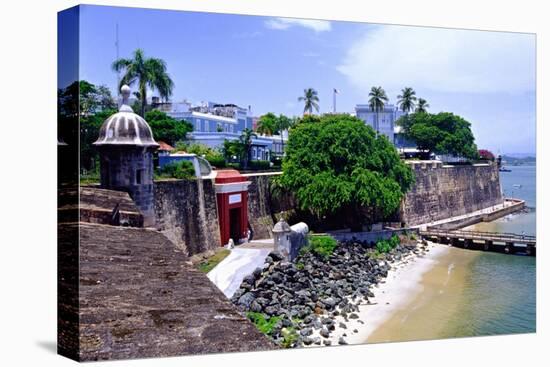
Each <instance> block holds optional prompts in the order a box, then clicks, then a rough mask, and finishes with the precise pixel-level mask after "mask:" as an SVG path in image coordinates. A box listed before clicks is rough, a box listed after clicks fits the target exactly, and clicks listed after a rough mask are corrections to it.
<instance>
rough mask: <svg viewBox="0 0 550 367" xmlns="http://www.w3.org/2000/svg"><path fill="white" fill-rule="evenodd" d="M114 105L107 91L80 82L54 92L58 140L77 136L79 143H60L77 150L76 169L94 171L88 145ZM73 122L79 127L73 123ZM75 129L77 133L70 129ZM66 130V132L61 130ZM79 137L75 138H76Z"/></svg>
mask: <svg viewBox="0 0 550 367" xmlns="http://www.w3.org/2000/svg"><path fill="white" fill-rule="evenodd" d="M115 112H116V103H115V100H114V98H113V97H112V95H111V92H110V90H109V89H108V88H107V87H106V86H103V85H95V84H92V83H90V82H88V81H86V80H80V81H77V82H74V83H72V84H70V85H68V86H67V87H66V88H62V89H60V90H59V91H58V119H59V129H60V132H59V135H60V139H61V140H67V139H71V138H76V137H77V136H80V141H79V142H76V141H64V142H65V143H68V144H69V145H77V144H78V146H79V147H80V154H79V156H80V167H81V169H82V170H87V171H91V170H94V169H95V168H96V161H97V159H98V154H97V151H96V149H95V148H94V147H93V146H92V143H93V142H94V141H96V140H97V137H98V135H99V128H100V127H101V125H102V124H103V122H104V121H105V119H107V117H109V116H110V115H112V114H113V113H115ZM76 119H78V120H79V122H80V123H79V124H76ZM77 126H79V128H80V131H79V132H78V133H76V131H74V129H75V128H76V127H77ZM68 129H69V130H70V132H68V131H65V130H68ZM78 134H79V135H78Z"/></svg>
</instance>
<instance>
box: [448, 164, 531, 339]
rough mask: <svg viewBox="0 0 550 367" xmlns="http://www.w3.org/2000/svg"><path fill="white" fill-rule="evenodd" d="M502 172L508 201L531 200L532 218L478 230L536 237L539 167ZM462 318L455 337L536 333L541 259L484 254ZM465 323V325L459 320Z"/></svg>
mask: <svg viewBox="0 0 550 367" xmlns="http://www.w3.org/2000/svg"><path fill="white" fill-rule="evenodd" d="M510 168H511V169H512V172H501V173H500V175H501V176H500V177H501V184H502V188H503V191H504V194H505V196H507V197H516V198H520V199H524V200H526V204H527V206H528V207H529V208H531V209H530V211H529V212H528V213H520V214H513V215H510V216H508V217H505V218H502V219H500V220H497V221H495V222H492V223H480V224H478V225H475V226H472V227H474V228H475V229H476V230H484V231H494V232H513V233H521V232H522V231H523V232H524V233H525V234H532V235H535V234H536V221H535V218H536V180H535V177H536V175H535V166H513V167H510ZM462 302H463V303H464V304H463V305H462V306H461V307H460V309H461V310H462V312H461V313H460V315H456V316H455V320H451V321H450V324H449V326H450V327H449V329H447V331H448V333H449V336H473V335H496V334H516V333H529V332H535V331H536V258H535V257H528V256H520V255H505V254H499V253H486V252H483V253H480V255H479V256H477V257H476V258H475V260H474V261H472V263H471V265H470V271H469V275H468V278H467V280H466V290H465V294H464V297H463V301H462ZM458 318H459V319H458Z"/></svg>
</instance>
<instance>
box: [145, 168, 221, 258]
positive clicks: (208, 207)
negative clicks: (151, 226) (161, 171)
mask: <svg viewBox="0 0 550 367" xmlns="http://www.w3.org/2000/svg"><path fill="white" fill-rule="evenodd" d="M154 188H155V220H156V223H155V227H156V228H157V229H158V230H159V231H161V232H162V233H163V234H164V235H165V236H166V237H167V238H168V239H169V240H171V241H172V242H173V243H174V244H175V245H176V246H177V247H178V248H180V249H181V250H182V251H183V252H184V253H185V254H186V255H188V256H192V255H195V254H198V253H201V252H204V251H208V250H213V249H216V248H218V247H219V246H220V226H219V223H218V210H217V204H216V192H215V189H214V181H212V180H209V179H206V180H201V179H194V180H162V181H155V184H154Z"/></svg>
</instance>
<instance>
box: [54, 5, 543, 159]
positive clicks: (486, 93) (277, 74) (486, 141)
mask: <svg viewBox="0 0 550 367" xmlns="http://www.w3.org/2000/svg"><path fill="white" fill-rule="evenodd" d="M80 17H81V22H80V45H81V47H80V78H81V79H85V80H88V81H90V82H92V83H94V84H105V85H107V86H108V87H110V88H111V89H112V90H113V91H114V90H115V86H116V80H117V76H116V74H115V73H114V72H113V71H112V70H111V67H110V66H111V63H112V61H113V60H114V59H115V57H116V48H115V44H114V43H115V29H116V24H117V23H118V26H119V42H120V47H119V52H120V56H121V57H130V56H131V53H132V52H133V51H134V50H135V49H136V48H138V47H139V48H142V49H144V51H145V53H146V55H148V56H151V57H158V58H162V59H164V60H165V61H166V63H167V65H168V71H169V73H170V75H171V77H172V79H173V80H174V82H175V89H174V94H173V97H172V100H173V101H182V100H183V99H184V98H187V99H189V100H191V101H192V102H195V103H199V102H200V101H208V100H209V101H215V102H220V103H236V104H238V105H241V106H243V107H247V106H248V105H251V106H252V110H253V112H254V114H256V115H261V114H263V113H266V112H269V111H271V112H275V113H284V114H287V115H300V114H301V112H302V106H301V105H300V103H299V102H298V101H297V98H298V96H300V95H301V94H302V92H303V89H304V88H307V87H313V88H315V89H316V90H317V91H318V92H319V96H320V107H321V112H328V111H330V110H332V89H333V88H337V89H339V90H340V92H341V93H340V94H339V95H338V100H337V107H338V108H337V109H338V111H339V112H351V111H353V108H354V106H355V104H357V103H366V102H367V100H368V92H369V90H370V88H371V87H372V86H373V85H376V86H378V85H380V86H382V87H384V89H385V90H386V92H387V93H388V96H389V98H390V102H391V103H395V101H396V96H397V95H398V94H399V91H400V89H401V88H403V87H405V86H411V87H413V88H414V89H415V90H416V92H417V95H418V96H419V97H423V98H425V99H427V100H428V102H429V104H430V106H431V108H430V111H431V112H439V111H450V112H454V113H456V114H459V115H461V116H463V117H464V118H466V119H467V120H468V121H470V122H471V123H472V128H473V131H474V134H475V135H476V141H477V144H478V146H479V147H480V148H487V149H491V150H493V151H494V152H501V153H533V152H535V151H536V149H535V116H536V111H535V80H536V78H535V36H534V35H531V34H517V33H504V32H481V31H465V30H448V29H440V28H427V27H407V26H391V25H377V24H368V23H353V22H328V21H316V20H298V19H288V18H270V17H258V16H243V15H228V14H213V13H196V12H182V11H165V10H151V9H133V8H118V7H101V6H83V7H82V8H81V12H80ZM61 83H63V80H62V77H61ZM153 94H154V93H153Z"/></svg>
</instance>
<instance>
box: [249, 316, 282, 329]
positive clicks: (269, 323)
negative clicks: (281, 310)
mask: <svg viewBox="0 0 550 367" xmlns="http://www.w3.org/2000/svg"><path fill="white" fill-rule="evenodd" d="M246 317H248V319H249V320H250V321H252V322H253V323H254V325H256V327H257V328H258V330H260V331H261V332H262V333H264V334H265V335H271V334H272V333H273V328H274V327H275V325H276V324H277V322H279V321H281V316H271V317H270V318H267V317H266V315H264V314H263V313H260V312H247V313H246Z"/></svg>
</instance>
